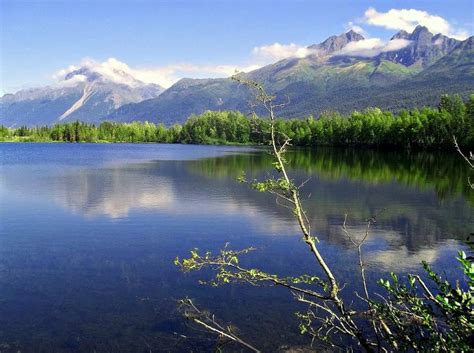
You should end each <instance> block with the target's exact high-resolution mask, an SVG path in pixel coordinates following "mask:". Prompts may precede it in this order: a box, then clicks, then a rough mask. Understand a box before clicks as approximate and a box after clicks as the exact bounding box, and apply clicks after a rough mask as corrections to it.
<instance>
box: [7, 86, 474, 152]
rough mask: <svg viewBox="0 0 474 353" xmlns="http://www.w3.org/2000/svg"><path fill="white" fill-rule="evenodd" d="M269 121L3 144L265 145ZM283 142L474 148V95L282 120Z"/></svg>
mask: <svg viewBox="0 0 474 353" xmlns="http://www.w3.org/2000/svg"><path fill="white" fill-rule="evenodd" d="M268 129H269V123H268V121H267V120H266V119H264V118H261V117H258V116H256V115H252V116H250V117H248V116H246V115H244V114H242V113H240V112H237V111H207V112H204V113H203V114H201V115H192V116H190V117H189V119H188V120H187V121H186V122H185V123H184V124H183V125H179V124H175V125H172V126H169V127H167V126H164V125H162V124H158V125H156V124H154V123H150V122H132V123H117V122H110V121H104V122H102V123H100V124H99V125H95V124H88V123H83V122H80V121H75V122H70V123H63V124H56V125H53V126H41V127H26V126H21V127H18V128H8V127H5V126H0V141H24V142H55V141H57V142H90V143H101V142H114V143H186V144H252V145H256V144H264V143H265V141H268ZM276 130H277V131H278V133H279V138H281V139H285V138H287V137H288V138H290V139H291V143H292V145H294V146H366V147H389V148H397V149H411V148H415V149H416V148H417V149H436V148H443V147H449V148H452V146H453V136H456V138H457V140H458V142H459V144H460V146H462V147H467V148H470V147H473V146H474V94H472V95H471V96H470V97H469V99H468V100H467V101H463V100H462V98H461V97H460V96H459V95H452V96H449V95H443V96H442V97H441V98H440V102H439V105H438V107H437V108H430V107H424V108H421V109H413V110H401V111H400V112H398V113H396V114H394V113H392V112H389V111H382V110H381V109H379V108H367V109H365V110H363V111H354V112H352V113H351V114H349V115H341V114H339V113H337V112H329V111H328V112H324V113H322V114H321V115H320V116H319V117H318V118H317V119H315V118H314V117H312V116H309V117H307V118H305V119H290V120H285V119H278V121H276Z"/></svg>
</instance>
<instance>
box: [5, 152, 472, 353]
mask: <svg viewBox="0 0 474 353" xmlns="http://www.w3.org/2000/svg"><path fill="white" fill-rule="evenodd" d="M288 160H289V168H290V170H291V175H292V177H293V178H294V179H295V180H296V181H297V184H299V183H301V182H303V181H305V180H307V179H308V178H309V177H310V178H309V180H308V181H307V182H306V184H305V185H304V188H303V189H302V194H303V195H304V199H305V201H304V202H305V207H306V209H307V213H308V216H309V218H310V219H311V222H312V229H313V231H314V232H315V234H316V235H317V236H318V237H319V239H320V241H321V244H320V246H321V249H322V252H323V255H324V256H326V258H327V259H328V262H329V263H330V264H332V265H333V267H334V269H335V273H336V275H337V276H338V277H339V278H341V279H342V281H343V282H346V283H347V284H348V286H347V287H346V289H345V290H344V292H345V295H346V296H350V295H351V293H352V292H353V291H354V290H358V289H359V290H360V283H359V277H358V273H357V271H356V266H355V264H356V262H355V261H356V253H355V250H354V248H353V247H352V246H351V243H350V242H349V241H348V239H347V237H346V236H345V235H344V233H343V232H342V230H341V225H342V223H343V220H344V215H345V214H348V220H349V221H348V224H349V229H350V231H351V232H352V233H353V234H354V235H355V236H360V235H362V234H363V232H364V229H365V222H364V220H365V219H366V218H367V217H370V216H372V215H374V214H378V216H377V223H376V224H375V225H374V227H373V230H372V232H371V234H370V237H369V239H368V241H367V243H366V245H365V248H364V249H365V253H366V257H365V261H366V263H367V269H368V278H369V281H370V283H371V286H370V288H371V290H372V291H374V290H376V291H379V292H383V290H382V289H381V288H378V287H377V285H376V284H375V281H376V279H378V278H380V277H383V276H386V275H387V273H388V272H390V271H397V272H402V273H407V272H411V273H415V272H416V273H418V272H419V271H420V262H421V260H426V261H428V262H429V263H431V264H433V266H434V268H435V269H439V270H441V271H443V272H444V273H446V275H447V276H448V277H453V276H459V271H458V265H457V262H456V261H455V259H454V257H455V255H456V252H457V251H458V250H459V249H463V248H465V246H464V245H463V242H462V241H463V240H464V239H465V238H466V237H467V235H468V234H469V232H471V231H472V230H473V229H474V212H473V208H474V192H472V191H470V189H469V186H468V185H467V177H468V175H469V174H468V173H469V171H468V168H467V166H466V165H465V164H464V163H463V161H462V159H461V158H460V157H459V156H458V155H457V154H456V153H455V152H454V151H452V152H450V153H436V154H434V153H407V152H397V153H395V152H387V151H385V152H377V151H367V150H350V149H318V150H298V151H294V152H291V153H290V154H289V155H288ZM0 161H1V170H0V352H2V353H3V352H45V353H46V352H48V353H53V352H88V353H89V352H189V351H204V352H205V351H210V352H211V351H213V348H214V347H215V343H216V340H215V337H213V336H212V335H208V334H206V333H204V332H202V331H201V330H197V329H196V328H195V327H194V326H192V325H190V324H189V323H188V322H186V321H185V320H184V319H183V318H182V316H181V315H180V313H179V310H178V308H177V305H176V302H177V300H178V299H180V298H184V297H186V296H188V297H190V298H193V299H194V300H195V302H196V303H197V304H198V305H199V306H200V307H201V308H204V309H206V310H210V311H212V312H213V313H215V314H216V315H217V317H219V318H220V319H221V320H222V321H223V322H228V323H231V324H233V325H235V326H237V327H238V329H239V333H240V334H241V336H243V337H245V338H246V339H247V340H248V341H250V342H253V343H254V345H256V346H258V347H260V348H262V349H264V350H266V351H272V350H276V349H278V348H279V347H281V346H283V345H298V344H305V343H308V338H307V337H302V336H300V335H299V334H298V328H297V321H296V318H295V317H294V315H293V312H295V311H297V310H304V307H303V306H301V305H299V304H297V303H296V302H295V301H294V300H293V299H292V296H291V293H289V292H288V291H286V290H285V289H281V288H275V287H264V288H256V287H252V286H245V285H233V286H227V287H222V288H211V287H208V286H203V285H200V284H199V283H198V280H199V279H206V278H209V276H210V273H208V272H202V273H192V274H183V273H181V272H180V271H179V270H178V269H177V268H176V266H174V265H173V260H174V259H175V257H176V256H180V257H183V256H187V255H188V254H189V251H190V250H191V249H193V248H199V249H202V250H211V251H217V250H218V249H220V248H223V247H224V246H225V244H226V243H227V242H229V243H230V244H229V247H230V248H234V249H242V248H246V247H249V246H254V247H256V248H257V250H256V251H255V252H253V253H251V254H248V255H247V256H246V257H245V258H244V259H243V261H244V263H245V264H246V265H248V266H254V267H257V266H258V267H261V268H262V269H263V270H265V271H268V272H271V271H274V272H277V273H279V274H282V275H291V274H302V273H304V272H310V273H311V272H314V271H315V268H316V266H315V263H314V262H313V258H312V256H311V255H310V254H309V253H308V251H307V249H306V247H305V245H304V244H303V243H302V241H301V236H300V235H299V234H298V228H297V227H296V224H295V221H294V219H293V218H292V216H291V214H290V212H289V211H288V210H287V209H286V208H285V207H282V206H280V205H278V203H277V202H276V201H275V198H274V197H273V196H271V195H267V194H262V193H258V192H256V191H254V190H251V189H250V188H249V187H248V186H247V185H245V184H240V183H238V182H237V181H236V178H237V177H238V176H239V175H240V174H241V172H242V171H245V172H246V173H247V175H248V177H249V178H264V177H266V176H267V175H269V173H271V158H270V156H269V155H268V153H267V152H266V151H265V150H264V149H261V148H250V147H232V146H192V145H165V144H163V145H161V144H143V145H140V144H136V145H131V144H39V143H37V144H28V143H24V144H16V143H2V144H0ZM227 348H228V349H229V350H233V349H236V347H235V346H228V347H227Z"/></svg>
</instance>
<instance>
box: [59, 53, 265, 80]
mask: <svg viewBox="0 0 474 353" xmlns="http://www.w3.org/2000/svg"><path fill="white" fill-rule="evenodd" d="M259 67H260V66H259V65H248V66H239V65H193V64H186V63H181V64H172V65H164V66H158V67H148V68H143V67H130V66H129V65H127V64H126V63H124V62H121V61H119V60H117V59H115V58H109V59H107V60H106V61H103V62H100V61H97V60H93V59H90V58H85V59H83V60H82V62H81V64H80V65H79V66H75V65H70V66H68V67H67V68H65V69H61V70H59V71H58V72H56V73H55V74H54V75H53V79H55V80H56V81H57V84H58V85H61V86H66V85H69V86H72V85H75V84H77V83H79V82H84V81H86V76H84V75H82V74H78V75H74V76H73V77H72V78H69V79H68V80H66V79H65V76H66V75H67V74H69V73H71V72H73V71H75V70H78V69H80V68H87V69H89V70H90V71H93V72H96V73H99V74H100V75H102V76H104V77H105V78H106V79H108V80H110V81H113V82H116V83H121V84H126V85H129V86H136V85H138V84H140V81H141V82H145V83H155V84H159V85H161V86H163V87H169V86H171V85H172V84H174V83H175V82H176V81H178V80H180V79H181V78H183V77H193V78H209V77H229V76H231V75H232V74H234V73H235V71H244V72H248V71H251V70H255V69H257V68H259Z"/></svg>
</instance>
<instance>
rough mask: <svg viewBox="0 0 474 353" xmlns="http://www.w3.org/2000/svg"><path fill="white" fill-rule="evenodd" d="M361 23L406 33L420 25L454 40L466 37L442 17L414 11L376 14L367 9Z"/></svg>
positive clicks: (371, 9) (372, 10)
mask: <svg viewBox="0 0 474 353" xmlns="http://www.w3.org/2000/svg"><path fill="white" fill-rule="evenodd" d="M363 21H364V22H365V23H367V24H369V25H373V26H380V27H384V28H387V29H396V30H401V29H403V30H405V31H407V32H412V31H413V29H414V28H415V27H416V26H418V25H422V26H425V27H427V28H428V29H429V30H430V31H431V32H433V33H434V34H437V33H442V34H445V35H447V36H450V37H453V38H456V39H465V38H467V37H468V33H467V32H466V31H465V30H462V29H459V28H453V26H452V25H451V24H450V23H449V22H448V21H447V20H446V19H444V18H443V17H441V16H437V15H431V14H429V13H428V12H426V11H421V10H415V9H390V10H388V11H387V12H378V11H377V10H376V9H374V8H373V7H369V8H368V9H367V10H366V11H365V14H364V19H363Z"/></svg>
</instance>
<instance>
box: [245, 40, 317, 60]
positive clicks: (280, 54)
mask: <svg viewBox="0 0 474 353" xmlns="http://www.w3.org/2000/svg"><path fill="white" fill-rule="evenodd" d="M314 52H315V51H314V50H312V49H308V48H307V47H306V46H301V45H297V44H294V43H291V44H280V43H273V44H270V45H263V46H261V47H255V48H253V51H252V53H253V55H254V60H255V61H257V62H259V63H263V64H268V63H272V62H275V61H278V60H282V59H286V58H290V57H295V58H304V57H306V56H308V55H310V54H313V53H314Z"/></svg>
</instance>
